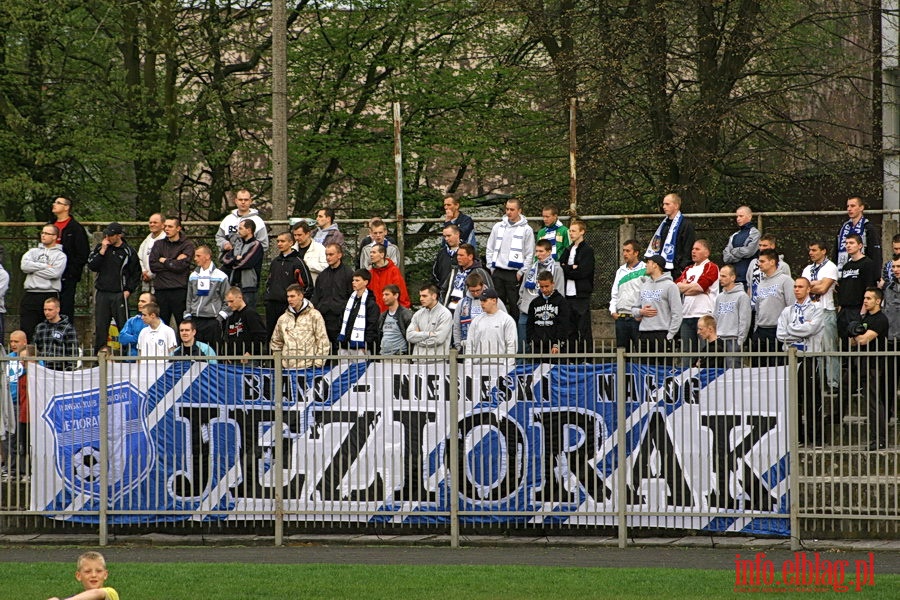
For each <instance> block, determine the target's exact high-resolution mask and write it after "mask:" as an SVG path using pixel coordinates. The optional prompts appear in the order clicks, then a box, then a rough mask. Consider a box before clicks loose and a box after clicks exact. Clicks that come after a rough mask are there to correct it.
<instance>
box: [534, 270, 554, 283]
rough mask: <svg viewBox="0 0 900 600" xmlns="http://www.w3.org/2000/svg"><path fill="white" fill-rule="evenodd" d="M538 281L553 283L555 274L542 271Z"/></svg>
mask: <svg viewBox="0 0 900 600" xmlns="http://www.w3.org/2000/svg"><path fill="white" fill-rule="evenodd" d="M537 280H538V281H553V273H551V272H550V271H541V272H540V273H538V276H537Z"/></svg>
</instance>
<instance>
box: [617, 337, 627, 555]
mask: <svg viewBox="0 0 900 600" xmlns="http://www.w3.org/2000/svg"><path fill="white" fill-rule="evenodd" d="M626 418H627V417H626V415H625V348H616V462H617V463H618V468H617V469H616V480H617V481H616V513H617V514H618V519H619V548H624V547H625V546H626V545H627V543H628V523H627V521H626V517H625V504H626V502H627V501H628V497H627V495H626V493H625V491H626V489H625V486H626V485H627V482H626V481H625V476H626V472H625V471H626V469H625V461H626V460H627V459H628V453H627V452H626V448H625V419H626Z"/></svg>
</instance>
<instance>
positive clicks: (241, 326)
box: [219, 286, 286, 362]
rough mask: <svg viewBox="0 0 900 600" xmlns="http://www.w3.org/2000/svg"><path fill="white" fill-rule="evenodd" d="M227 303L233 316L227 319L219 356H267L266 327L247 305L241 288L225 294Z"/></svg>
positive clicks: (232, 289) (235, 288)
mask: <svg viewBox="0 0 900 600" xmlns="http://www.w3.org/2000/svg"><path fill="white" fill-rule="evenodd" d="M285 297H286V293H285ZM225 303H226V304H228V308H230V309H231V314H230V315H228V318H227V319H225V332H224V344H223V345H222V348H221V351H220V352H219V354H224V355H225V356H229V355H231V356H242V355H250V356H258V355H260V354H266V352H267V350H268V341H269V334H268V332H267V331H266V325H265V323H263V320H262V317H260V316H259V313H257V312H256V310H255V309H254V308H253V307H251V306H249V305H248V304H247V302H246V300H245V299H244V293H243V292H242V291H241V288H239V287H236V286H235V287H232V288H231V289H229V290H228V291H227V292H226V293H225ZM241 362H246V360H242V361H241Z"/></svg>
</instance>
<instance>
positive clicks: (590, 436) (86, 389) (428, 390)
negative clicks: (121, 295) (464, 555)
mask: <svg viewBox="0 0 900 600" xmlns="http://www.w3.org/2000/svg"><path fill="white" fill-rule="evenodd" d="M29 369H30V370H29V392H30V397H31V399H32V403H31V406H30V409H31V424H32V436H33V437H32V448H33V453H32V461H33V462H32V464H33V472H34V476H33V484H32V488H31V508H32V509H33V510H38V511H46V512H48V513H49V514H52V515H55V516H56V518H60V519H67V520H73V521H80V522H96V521H97V519H98V516H97V511H99V508H100V506H99V501H100V491H101V488H100V486H101V475H102V474H103V472H102V461H101V453H100V437H101V436H100V431H101V426H100V422H101V420H100V400H101V395H100V390H99V378H100V374H99V370H98V369H93V370H85V371H79V372H74V373H64V372H57V371H50V370H46V369H44V368H43V367H40V366H36V365H31V366H30V367H29ZM459 372H460V377H459V381H458V382H457V383H456V385H457V386H458V387H457V391H458V394H459V396H458V397H459V402H458V404H457V409H458V412H457V415H458V417H457V421H456V422H455V423H451V422H450V416H451V412H450V398H451V390H452V387H451V386H452V385H453V383H452V382H451V381H450V377H449V366H448V364H447V363H429V364H415V363H413V364H409V363H401V362H390V363H376V362H370V363H365V362H356V363H349V364H346V363H345V364H344V365H343V366H341V367H335V368H333V369H331V370H321V369H317V370H296V371H285V373H284V376H283V379H282V382H281V389H282V397H281V398H280V399H276V398H274V394H275V390H276V385H275V383H276V382H275V381H274V379H273V378H274V371H273V370H272V369H261V368H246V367H243V366H240V365H221V364H220V365H207V364H206V363H199V362H186V361H179V362H174V361H173V362H158V363H149V364H147V363H112V364H110V366H109V370H108V377H107V382H108V385H107V392H106V397H107V402H108V407H109V408H108V429H107V431H108V439H109V462H108V465H107V468H106V471H105V474H106V483H107V486H106V492H107V497H108V506H107V509H108V511H109V512H108V515H109V516H108V518H109V520H110V522H111V523H145V522H165V521H179V520H188V519H190V520H246V519H256V520H260V519H272V518H274V517H273V513H274V510H275V502H274V500H273V498H274V496H275V482H276V479H275V449H276V446H277V445H280V446H281V448H283V457H284V463H283V470H282V473H281V475H282V479H283V488H282V490H281V491H282V495H283V499H284V500H283V506H284V510H285V516H284V518H285V519H287V520H297V521H302V520H315V521H318V522H326V523H327V522H336V521H357V522H359V521H369V522H375V521H378V522H395V523H426V522H427V523H444V522H448V515H449V510H450V502H451V501H455V502H457V503H458V504H457V505H458V508H459V510H460V513H461V518H462V519H463V521H464V522H467V523H479V522H480V523H487V522H493V523H504V522H506V523H513V522H515V523H520V524H530V525H541V524H543V525H547V526H560V525H562V526H564V527H565V526H566V525H616V524H617V523H618V518H617V516H616V512H617V507H618V506H619V504H618V503H619V501H620V497H621V498H624V501H625V503H626V509H627V511H628V514H629V515H630V516H628V517H627V519H628V524H629V526H643V527H651V528H663V527H668V528H681V529H684V528H690V529H702V530H707V531H736V532H747V533H753V534H778V535H788V518H787V516H788V479H787V475H788V473H787V464H788V461H787V453H788V452H787V449H788V433H787V432H788V422H787V392H786V390H787V385H786V375H787V374H786V367H769V368H760V369H732V370H723V369H699V370H698V369H692V370H688V371H681V370H680V369H665V368H661V367H656V366H649V365H643V364H636V363H629V364H628V365H627V366H626V380H625V382H624V383H625V385H624V389H625V398H624V409H625V410H624V413H625V422H624V430H625V436H624V451H625V462H624V464H621V463H620V460H619V446H618V443H617V436H616V431H617V428H618V427H619V416H618V411H617V404H616V399H617V381H616V374H615V373H616V367H615V365H614V364H578V365H564V364H530V365H519V366H517V367H516V368H515V369H514V370H513V371H511V372H509V373H507V372H506V369H505V368H503V367H501V366H490V365H477V366H472V365H469V364H460V368H459ZM276 400H278V401H280V402H281V405H282V408H283V422H282V424H281V429H280V430H277V427H276V424H277V422H276V419H275V409H276ZM451 436H452V439H453V440H454V441H455V442H456V443H458V447H459V453H458V456H459V460H458V464H457V465H455V466H456V473H457V474H458V481H459V495H458V497H457V498H455V499H451V498H450V473H451V470H452V467H454V465H451V463H450V451H449V443H448V442H449V440H450V439H451ZM622 469H624V478H623V480H624V482H625V486H626V489H625V490H624V493H621V494H620V490H619V479H620V478H621V476H622V475H621V473H620V470H622ZM739 513H740V514H739Z"/></svg>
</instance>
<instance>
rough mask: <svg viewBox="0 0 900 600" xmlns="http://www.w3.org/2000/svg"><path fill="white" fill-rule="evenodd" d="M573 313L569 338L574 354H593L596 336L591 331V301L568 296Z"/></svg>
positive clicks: (567, 299)
mask: <svg viewBox="0 0 900 600" xmlns="http://www.w3.org/2000/svg"><path fill="white" fill-rule="evenodd" d="M566 301H567V302H568V303H569V310H570V311H571V312H572V324H571V327H572V334H571V335H570V336H569V339H570V340H571V342H570V344H569V345H570V350H572V351H573V352H593V351H594V334H593V331H592V330H591V299H590V298H576V297H575V296H566Z"/></svg>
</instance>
